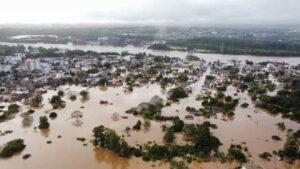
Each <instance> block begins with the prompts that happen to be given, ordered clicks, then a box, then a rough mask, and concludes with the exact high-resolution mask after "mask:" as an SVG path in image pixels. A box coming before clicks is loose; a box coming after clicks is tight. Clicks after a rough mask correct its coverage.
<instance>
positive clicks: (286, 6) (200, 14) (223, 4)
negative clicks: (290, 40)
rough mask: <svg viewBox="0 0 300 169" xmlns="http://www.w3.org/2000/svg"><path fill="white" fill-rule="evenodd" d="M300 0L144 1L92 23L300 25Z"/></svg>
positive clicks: (102, 14) (97, 15)
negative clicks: (140, 4) (105, 21)
mask: <svg viewBox="0 0 300 169" xmlns="http://www.w3.org/2000/svg"><path fill="white" fill-rule="evenodd" d="M299 7H300V0H144V3H143V4H142V6H135V5H134V4H130V3H129V6H124V8H120V9H119V10H116V11H110V13H106V12H101V11H97V12H94V13H91V14H89V15H88V17H91V18H92V20H95V21H97V20H99V21H100V20H110V21H120V22H141V23H147V22H153V23H178V24H299V23H300V11H299V9H298V8H299Z"/></svg>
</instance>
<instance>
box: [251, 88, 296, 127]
mask: <svg viewBox="0 0 300 169" xmlns="http://www.w3.org/2000/svg"><path fill="white" fill-rule="evenodd" d="M299 103H300V88H299V89H298V88H297V89H292V90H280V91H278V92H277V95H276V96H269V95H262V96H261V97H260V102H258V103H257V106H259V107H261V108H264V109H267V110H268V111H270V112H272V113H281V114H282V116H283V117H285V118H289V119H291V120H295V121H298V122H300V104H299Z"/></svg>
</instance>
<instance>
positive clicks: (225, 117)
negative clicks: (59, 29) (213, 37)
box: [0, 43, 300, 169]
mask: <svg viewBox="0 0 300 169" xmlns="http://www.w3.org/2000/svg"><path fill="white" fill-rule="evenodd" d="M50 46H51V45H49V46H48V47H45V48H44V47H37V46H35V47H32V46H30V45H26V44H25V45H24V46H23V45H16V44H13V43H12V44H10V45H7V44H6V45H2V46H1V50H2V51H4V52H3V54H4V55H3V56H2V57H1V60H0V62H1V70H0V71H1V77H0V80H1V86H0V87H1V93H0V99H1V102H0V106H1V110H0V120H1V122H0V129H1V131H0V135H1V136H0V144H1V149H0V150H1V151H0V156H1V158H0V167H1V168H49V169H50V168H61V167H63V168H78V169H79V168H86V167H88V168H113V169H117V168H121V169H127V168H140V167H143V168H176V167H177V168H204V169H205V168H209V169H210V168H239V167H241V168H247V169H248V168H249V169H250V168H270V169H271V168H274V169H275V168H278V169H280V168H287V169H297V168H299V167H300V162H299V132H300V130H299V121H300V118H299V117H300V116H299V101H300V98H299V87H300V65H299V64H300V59H298V58H292V59H293V61H292V62H290V63H287V62H285V60H284V59H282V60H277V61H269V60H272V58H270V59H269V58H268V57H267V59H265V58H263V59H264V60H263V59H261V60H255V59H251V57H246V58H247V59H239V57H231V56H226V55H224V58H226V59H222V58H221V59H220V57H214V58H209V59H204V58H205V57H203V58H201V56H197V55H198V54H197V53H195V54H194V53H192V52H179V53H177V55H175V56H174V57H172V53H169V54H166V53H165V52H162V53H161V55H154V54H152V53H151V52H149V51H148V52H147V53H143V52H141V53H131V51H130V48H128V49H129V50H128V51H126V50H124V51H118V50H116V51H107V52H104V51H103V52H100V51H98V52H97V51H95V50H94V51H93V50H79V49H71V50H70V49H66V48H61V49H60V48H52V47H50ZM75 47H76V46H75ZM122 49H123V48H122ZM125 49H126V48H125ZM145 51H147V50H146V49H145ZM156 54H157V53H156ZM164 54H166V55H164ZM167 55H169V56H167ZM178 55H180V57H178ZM203 55H205V54H203ZM208 55H210V54H208ZM275 59H276V58H275ZM287 61H288V59H287Z"/></svg>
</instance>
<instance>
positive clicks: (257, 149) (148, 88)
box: [0, 80, 300, 169]
mask: <svg viewBox="0 0 300 169" xmlns="http://www.w3.org/2000/svg"><path fill="white" fill-rule="evenodd" d="M202 83H203V80H200V81H199V82H197V83H195V84H193V86H192V88H193V93H192V94H191V96H190V97H189V98H186V99H183V100H181V101H180V102H179V103H175V104H172V105H171V106H170V107H166V108H163V110H162V114H163V115H172V116H174V115H178V116H180V117H181V118H184V116H185V115H186V114H188V113H187V112H186V110H185V108H186V106H193V107H196V108H200V107H201V102H199V101H196V100H195V96H196V94H197V93H199V91H200V90H201V84H202ZM61 89H62V90H64V91H65V93H66V95H65V96H64V97H63V100H65V101H66V102H67V103H66V107H65V108H64V109H61V110H53V111H54V112H56V113H57V114H58V117H57V118H56V119H55V120H51V119H49V122H50V129H49V130H48V131H43V132H41V131H40V130H39V129H37V130H34V127H36V126H38V123H39V117H40V116H43V115H47V116H48V115H49V113H46V112H48V111H49V110H51V109H52V106H51V105H50V104H49V98H51V97H52V96H53V95H56V94H57V91H58V90H56V91H54V90H48V92H47V93H46V94H44V95H43V97H44V100H43V104H44V105H43V107H41V108H39V109H36V112H35V113H34V114H32V116H33V117H34V122H33V124H32V125H31V126H29V127H23V125H22V117H21V116H20V114H21V113H19V114H17V116H16V118H14V119H12V120H9V121H6V122H3V123H0V129H1V131H5V130H13V133H12V134H8V135H5V136H1V137H0V145H2V144H4V143H5V142H7V141H10V140H12V139H16V138H22V139H24V140H25V144H26V145H27V146H26V148H25V150H24V151H23V152H21V153H20V154H18V155H15V156H13V157H11V158H8V159H0V168H1V169H41V168H43V169H53V168H55V169H70V168H72V169H83V168H88V169H98V168H101V169H140V168H143V169H148V168H149V169H150V168H162V169H163V168H169V165H168V164H167V163H163V162H144V161H143V160H142V159H141V158H134V157H133V158H130V159H126V158H121V157H118V156H117V155H115V154H114V153H112V152H110V151H108V150H104V149H95V148H94V146H93V145H92V143H91V142H90V140H91V139H92V130H93V128H94V127H96V126H99V125H104V126H106V127H108V128H111V129H114V130H116V131H117V133H118V134H119V135H124V138H125V139H126V140H127V141H128V142H129V143H130V144H131V145H137V144H144V143H147V142H148V141H153V142H157V143H162V137H163V133H162V131H161V126H162V125H163V124H164V123H163V122H155V121H151V127H150V128H149V129H148V130H146V129H142V130H140V131H131V132H130V135H131V136H130V137H128V136H127V134H126V132H125V128H126V127H127V126H128V127H132V126H133V125H134V124H135V123H136V121H137V120H139V119H140V120H142V121H143V119H141V118H139V117H135V116H133V115H130V114H126V113H125V111H126V110H128V109H130V108H131V107H135V106H137V105H138V104H139V103H141V102H147V101H149V100H150V99H151V98H152V97H153V96H154V95H158V96H160V97H162V98H163V99H164V100H166V94H165V93H166V92H163V91H162V90H161V88H160V86H159V85H157V84H151V85H144V86H142V87H140V88H134V91H133V92H132V93H124V88H123V87H118V88H112V87H109V88H107V90H103V88H99V87H94V88H89V89H87V88H84V87H78V86H62V87H61ZM81 90H88V91H89V95H90V96H89V100H87V101H85V102H82V101H81V100H80V96H79V95H78V96H77V100H76V101H71V100H69V99H68V96H67V93H68V92H69V91H70V92H71V93H76V92H77V93H79V92H80V91H81ZM234 92H235V89H234V88H233V87H229V88H228V91H227V94H230V95H233V93H234ZM236 97H239V98H240V100H241V101H240V103H243V102H244V101H245V102H248V103H250V105H249V107H248V108H247V109H243V108H240V107H238V108H237V109H236V110H235V117H234V119H231V120H229V119H227V120H226V121H225V120H224V119H223V117H222V115H218V117H217V119H215V118H211V119H203V118H202V117H195V119H194V120H192V121H186V122H187V123H189V122H195V123H202V122H203V121H205V120H209V121H210V122H212V123H214V124H216V125H217V126H218V129H212V132H213V133H214V134H215V135H216V136H217V137H218V138H220V140H221V142H222V143H223V146H222V147H221V151H224V152H227V149H228V147H229V146H230V144H231V143H234V144H241V143H242V142H246V144H245V146H247V147H248V149H249V153H250V154H251V156H252V157H250V159H252V160H254V161H256V162H258V163H259V164H261V165H262V166H264V167H265V168H267V169H275V168H278V169H283V168H295V169H296V168H300V167H299V163H298V164H295V165H293V166H288V165H287V164H284V163H283V162H281V161H277V160H276V159H272V160H271V161H262V160H260V159H259V157H258V154H260V153H262V152H265V151H267V152H272V151H273V150H279V149H281V148H282V147H283V144H284V142H285V140H286V136H285V134H286V133H285V132H284V131H279V130H278V128H277V126H276V123H278V122H284V123H285V125H286V127H287V129H289V128H290V129H293V130H297V129H299V124H297V123H295V122H293V121H290V120H287V119H282V118H281V117H280V116H279V115H278V116H271V115H270V114H268V113H266V112H264V111H262V110H259V109H257V108H255V107H254V105H253V104H252V103H251V100H250V98H249V97H248V96H247V94H246V93H239V94H238V96H236ZM100 100H107V101H108V102H109V103H112V104H108V105H101V104H100V103H99V101H100ZM0 105H5V103H0ZM6 105H7V104H6ZM82 106H83V107H82ZM28 109H30V108H29V107H27V106H22V110H21V112H25V111H27V110H28ZM76 110H79V111H81V112H82V113H83V117H82V118H79V120H80V121H81V122H83V123H82V125H81V126H74V121H75V120H76V119H74V118H71V114H72V112H73V111H76ZM254 110H256V111H255V112H256V113H255V112H254ZM114 113H118V114H119V115H120V116H127V117H128V118H127V119H123V118H117V119H115V118H112V115H113V114H114ZM249 115H250V116H251V117H249ZM272 135H278V136H280V137H281V138H282V139H283V140H282V141H278V142H275V141H272V139H271V136H272ZM58 136H61V138H58ZM78 137H84V138H86V141H84V142H81V141H77V140H76V138H78ZM47 141H52V143H51V144H47ZM176 142H178V143H181V142H182V139H181V137H178V139H177V140H176ZM84 144H87V145H85V146H84ZM24 154H31V155H32V156H31V157H30V158H29V159H27V160H23V159H22V155H24ZM236 165H237V164H234V163H232V164H228V163H226V164H222V163H220V162H209V163H198V162H193V163H192V164H191V165H190V167H191V168H208V169H210V168H225V169H226V168H233V167H235V166H236Z"/></svg>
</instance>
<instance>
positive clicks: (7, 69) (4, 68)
mask: <svg viewBox="0 0 300 169" xmlns="http://www.w3.org/2000/svg"><path fill="white" fill-rule="evenodd" d="M10 71H11V66H10V65H0V72H10Z"/></svg>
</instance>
